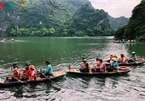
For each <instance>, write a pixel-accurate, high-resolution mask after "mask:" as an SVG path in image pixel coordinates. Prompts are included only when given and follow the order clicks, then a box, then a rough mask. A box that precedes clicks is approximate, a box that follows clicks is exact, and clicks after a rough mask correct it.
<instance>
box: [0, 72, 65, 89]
mask: <svg viewBox="0 0 145 101" xmlns="http://www.w3.org/2000/svg"><path fill="white" fill-rule="evenodd" d="M53 75H54V76H51V77H50V78H45V77H44V78H41V80H40V79H39V80H33V81H28V80H25V81H21V80H18V81H10V82H5V80H6V76H0V87H7V86H15V85H23V84H31V83H40V82H47V81H52V80H55V79H58V78H61V77H63V76H65V75H66V72H65V71H55V72H54V73H53Z"/></svg>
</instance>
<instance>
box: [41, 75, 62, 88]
mask: <svg viewBox="0 0 145 101" xmlns="http://www.w3.org/2000/svg"><path fill="white" fill-rule="evenodd" d="M42 75H43V76H44V77H45V78H47V79H48V80H50V81H51V82H53V83H55V84H56V85H58V86H59V87H60V85H59V84H58V83H56V82H54V81H52V80H51V79H50V78H49V77H47V76H46V75H44V74H43V73H42Z"/></svg>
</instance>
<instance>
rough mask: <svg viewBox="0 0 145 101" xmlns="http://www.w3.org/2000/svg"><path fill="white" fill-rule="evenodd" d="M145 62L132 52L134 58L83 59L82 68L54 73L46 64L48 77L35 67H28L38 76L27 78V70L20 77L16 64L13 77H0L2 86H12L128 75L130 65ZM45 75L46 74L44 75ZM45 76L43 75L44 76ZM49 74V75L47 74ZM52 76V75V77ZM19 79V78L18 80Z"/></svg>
mask: <svg viewBox="0 0 145 101" xmlns="http://www.w3.org/2000/svg"><path fill="white" fill-rule="evenodd" d="M144 62H145V59H144V58H137V56H136V53H135V52H132V56H131V57H130V58H129V59H128V58H126V56H125V55H124V54H123V53H121V54H120V58H118V57H117V55H116V54H110V58H109V59H108V60H105V61H103V60H102V59H100V58H96V61H95V62H93V63H89V62H88V61H87V59H86V58H83V59H82V63H81V65H80V67H77V68H73V67H72V66H71V65H68V67H67V68H66V69H65V70H58V71H53V69H52V66H51V64H50V63H49V62H48V63H47V62H46V64H47V69H46V70H44V71H45V72H46V71H47V72H48V75H45V73H44V72H42V71H36V69H35V67H34V65H30V64H29V65H26V66H27V68H26V70H28V67H29V69H30V74H37V76H36V75H35V76H28V78H27V79H25V78H26V77H27V76H26V74H27V73H26V70H23V71H22V72H20V73H21V77H18V74H17V76H15V75H16V73H17V71H16V67H17V70H18V69H19V67H18V66H17V65H16V64H14V65H13V69H12V71H13V72H14V71H15V72H14V73H13V75H7V76H0V86H10V85H16V84H18V85H19V84H27V83H38V82H45V81H51V82H52V81H53V80H54V79H58V78H61V77H63V76H65V75H66V74H71V75H87V76H98V75H117V74H119V75H123V74H127V73H128V72H130V71H131V68H130V67H129V66H130V65H140V64H143V63H144ZM43 73H44V74H43ZM42 74H43V75H42ZM46 74H47V73H46ZM50 74H51V75H50ZM16 77H18V78H16Z"/></svg>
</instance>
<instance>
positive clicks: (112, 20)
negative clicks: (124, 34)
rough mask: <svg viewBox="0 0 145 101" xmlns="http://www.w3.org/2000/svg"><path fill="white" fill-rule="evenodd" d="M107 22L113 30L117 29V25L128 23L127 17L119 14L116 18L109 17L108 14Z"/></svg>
mask: <svg viewBox="0 0 145 101" xmlns="http://www.w3.org/2000/svg"><path fill="white" fill-rule="evenodd" d="M108 19H109V23H110V25H111V27H112V28H113V29H114V30H117V29H118V28H119V27H121V26H124V25H126V24H127V23H128V20H129V19H128V18H126V17H124V16H121V17H118V18H114V17H111V16H110V15H108Z"/></svg>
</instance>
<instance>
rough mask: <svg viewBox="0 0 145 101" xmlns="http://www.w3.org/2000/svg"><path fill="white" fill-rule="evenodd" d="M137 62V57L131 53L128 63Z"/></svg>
mask: <svg viewBox="0 0 145 101" xmlns="http://www.w3.org/2000/svg"><path fill="white" fill-rule="evenodd" d="M136 60H137V55H136V53H135V52H132V54H131V57H130V59H129V60H128V61H129V62H136Z"/></svg>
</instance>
